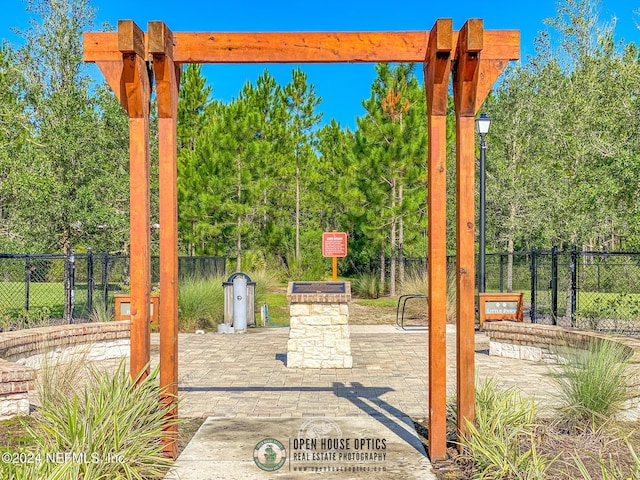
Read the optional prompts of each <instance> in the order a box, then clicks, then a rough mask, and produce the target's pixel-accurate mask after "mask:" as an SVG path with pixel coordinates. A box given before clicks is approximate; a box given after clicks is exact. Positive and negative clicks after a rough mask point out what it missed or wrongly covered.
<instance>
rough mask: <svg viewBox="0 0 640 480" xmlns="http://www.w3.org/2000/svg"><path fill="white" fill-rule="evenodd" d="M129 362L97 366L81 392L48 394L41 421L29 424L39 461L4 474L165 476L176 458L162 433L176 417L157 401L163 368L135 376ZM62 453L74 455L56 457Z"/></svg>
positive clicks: (9, 468) (39, 415)
mask: <svg viewBox="0 0 640 480" xmlns="http://www.w3.org/2000/svg"><path fill="white" fill-rule="evenodd" d="M125 366H126V364H125V362H124V361H123V362H121V363H120V365H119V366H118V368H117V369H116V371H115V374H111V373H98V372H97V371H95V370H92V371H91V378H90V379H89V382H88V383H87V385H86V386H85V387H84V389H83V390H82V392H80V393H76V394H74V395H70V396H62V395H51V396H49V398H51V401H47V402H44V403H43V405H42V407H41V408H40V409H39V410H38V413H37V421H36V422H35V423H34V424H30V423H25V425H24V427H25V429H26V431H27V432H28V433H29V435H30V436H31V437H32V438H33V439H34V444H33V445H32V446H31V447H29V448H30V449H31V450H30V451H31V452H33V453H34V454H36V455H39V456H40V461H38V462H34V463H33V464H26V463H22V464H20V465H8V466H7V465H5V466H7V469H6V471H5V472H3V475H4V474H6V476H2V478H9V479H14V478H15V479H23V478H31V479H34V478H50V479H54V478H55V479H59V480H67V479H68V480H75V479H77V478H83V479H85V480H94V479H95V480H98V479H107V478H108V479H113V480H117V479H125V478H126V479H156V478H162V477H163V476H164V475H165V474H166V472H167V469H168V468H169V467H170V466H171V464H172V461H171V460H170V459H168V458H166V457H165V456H164V455H163V453H162V449H163V444H162V442H161V439H162V438H163V437H164V435H165V432H164V430H165V428H167V427H168V426H169V425H171V424H175V423H177V420H171V419H169V417H168V416H167V414H168V412H169V410H170V406H169V405H166V406H165V405H162V404H161V403H159V401H158V399H159V396H160V393H161V392H160V387H159V385H158V368H156V369H155V370H153V371H152V372H151V374H150V375H149V376H147V377H146V378H138V379H136V380H135V381H132V379H131V378H130V376H129V374H128V373H127V371H126V368H125ZM25 453H27V452H25ZM61 454H62V455H65V454H66V455H74V456H73V457H70V458H68V459H66V460H65V461H57V459H59V456H60V455H61Z"/></svg>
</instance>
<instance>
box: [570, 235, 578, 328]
mask: <svg viewBox="0 0 640 480" xmlns="http://www.w3.org/2000/svg"><path fill="white" fill-rule="evenodd" d="M577 293H578V249H577V247H576V246H575V245H572V246H571V326H572V327H575V323H576V319H575V313H576V303H577V302H576V300H577Z"/></svg>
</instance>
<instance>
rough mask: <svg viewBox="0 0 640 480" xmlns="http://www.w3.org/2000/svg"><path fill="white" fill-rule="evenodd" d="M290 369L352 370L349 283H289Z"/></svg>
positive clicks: (288, 358)
mask: <svg viewBox="0 0 640 480" xmlns="http://www.w3.org/2000/svg"><path fill="white" fill-rule="evenodd" d="M287 300H288V301H289V315H290V321H289V327H290V329H289V343H288V345H287V347H288V348H287V350H288V351H287V367H289V368H351V367H352V365H353V358H352V357H351V338H350V337H349V304H348V303H349V301H351V284H350V283H349V282H289V286H288V288H287Z"/></svg>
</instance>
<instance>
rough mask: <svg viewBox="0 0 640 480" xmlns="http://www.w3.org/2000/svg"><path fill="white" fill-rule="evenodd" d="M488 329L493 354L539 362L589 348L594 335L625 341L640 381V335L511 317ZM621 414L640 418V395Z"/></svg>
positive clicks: (631, 417)
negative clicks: (574, 327)
mask: <svg viewBox="0 0 640 480" xmlns="http://www.w3.org/2000/svg"><path fill="white" fill-rule="evenodd" d="M484 331H485V332H486V334H487V336H488V337H489V355H495V356H499V357H508V358H519V359H522V360H531V361H535V362H539V361H542V362H548V363H557V362H559V361H563V354H565V355H566V353H568V352H571V351H575V350H585V349H586V348H588V345H589V343H590V342H591V341H592V340H594V339H598V340H602V341H606V342H615V343H618V344H621V345H623V346H624V349H625V351H626V353H627V355H628V358H627V360H628V362H629V364H630V366H631V374H632V375H633V376H634V377H635V379H636V380H633V381H632V383H633V384H635V385H637V384H639V381H638V380H640V340H638V339H635V338H630V337H622V336H617V335H604V334H601V333H597V332H587V331H583V330H578V329H573V328H562V327H557V326H552V325H537V324H530V323H529V324H527V323H516V322H509V321H498V322H485V324H484ZM620 418H621V419H624V420H629V421H638V420H640V397H635V398H632V399H630V400H628V401H627V402H626V404H625V407H624V411H623V412H622V414H621V415H620Z"/></svg>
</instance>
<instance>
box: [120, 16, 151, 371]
mask: <svg viewBox="0 0 640 480" xmlns="http://www.w3.org/2000/svg"><path fill="white" fill-rule="evenodd" d="M118 48H119V50H120V52H121V53H122V61H123V70H122V84H123V86H124V93H125V95H126V110H127V113H128V114H129V156H130V172H129V177H130V178H129V181H130V187H129V204H130V206H129V211H130V213H129V229H130V256H131V260H130V264H129V265H130V267H129V268H130V275H129V276H130V282H131V377H132V378H136V377H138V375H140V374H142V376H143V377H144V376H146V375H147V374H148V372H149V360H150V352H151V345H150V343H151V339H150V329H149V320H150V309H149V294H150V290H151V269H150V263H151V258H150V237H151V235H150V230H149V219H150V211H149V208H150V200H149V194H150V191H149V103H150V99H151V86H150V79H149V73H148V71H147V64H146V62H145V60H144V58H145V39H144V33H143V32H142V31H141V30H140V29H139V28H138V26H137V25H136V24H135V23H133V22H132V21H131V20H121V21H119V22H118Z"/></svg>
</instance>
